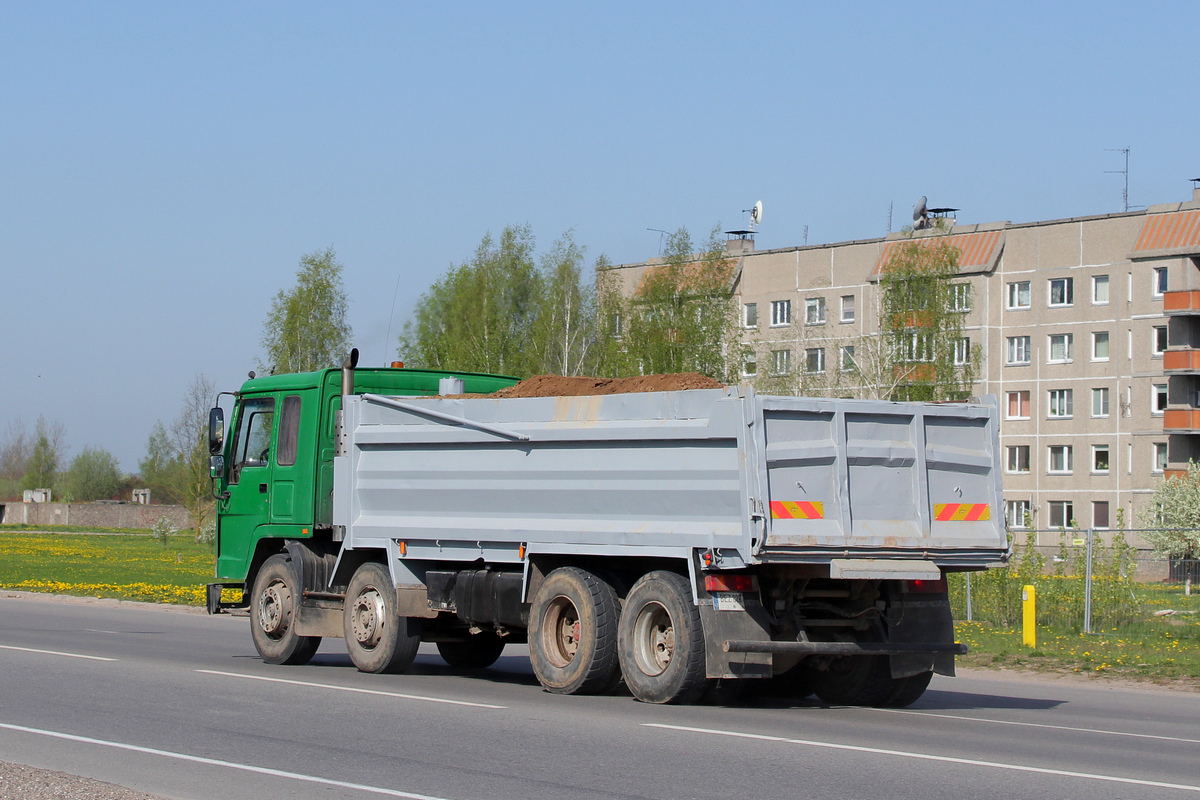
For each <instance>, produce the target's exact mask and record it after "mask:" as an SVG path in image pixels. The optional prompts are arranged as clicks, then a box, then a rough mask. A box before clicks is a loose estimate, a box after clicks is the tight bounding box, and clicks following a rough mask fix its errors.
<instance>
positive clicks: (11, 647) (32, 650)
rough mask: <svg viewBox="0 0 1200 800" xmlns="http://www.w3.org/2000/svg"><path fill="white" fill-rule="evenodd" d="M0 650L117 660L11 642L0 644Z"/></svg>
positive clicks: (109, 659) (95, 659)
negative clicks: (19, 645)
mask: <svg viewBox="0 0 1200 800" xmlns="http://www.w3.org/2000/svg"><path fill="white" fill-rule="evenodd" d="M0 650H20V651H21V652H22V653H42V654H43V655H47V656H66V657H67V658H86V659H88V660H89V661H117V660H118V659H115V658H105V657H104V656H85V655H83V654H82V653H60V652H59V651H57V650H38V649H37V648H35V647H16V646H14V645H11V644H0Z"/></svg>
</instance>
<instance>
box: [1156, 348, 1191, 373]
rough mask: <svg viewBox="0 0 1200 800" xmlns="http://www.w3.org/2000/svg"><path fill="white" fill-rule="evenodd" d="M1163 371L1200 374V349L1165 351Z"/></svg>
mask: <svg viewBox="0 0 1200 800" xmlns="http://www.w3.org/2000/svg"><path fill="white" fill-rule="evenodd" d="M1163 372H1167V373H1171V374H1174V375H1200V349H1191V348H1188V349H1186V350H1167V351H1166V352H1164V353H1163Z"/></svg>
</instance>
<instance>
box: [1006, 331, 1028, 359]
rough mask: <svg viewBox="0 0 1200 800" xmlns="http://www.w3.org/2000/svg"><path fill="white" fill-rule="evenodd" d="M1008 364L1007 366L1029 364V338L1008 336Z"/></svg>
mask: <svg viewBox="0 0 1200 800" xmlns="http://www.w3.org/2000/svg"><path fill="white" fill-rule="evenodd" d="M1008 363H1009V364H1028V363H1029V337H1028V336H1010V337H1008Z"/></svg>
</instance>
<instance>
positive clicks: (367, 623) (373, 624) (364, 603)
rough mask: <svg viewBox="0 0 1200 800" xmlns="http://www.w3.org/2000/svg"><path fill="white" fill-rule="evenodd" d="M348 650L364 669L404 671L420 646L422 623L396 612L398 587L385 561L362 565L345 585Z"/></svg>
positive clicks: (344, 623)
mask: <svg viewBox="0 0 1200 800" xmlns="http://www.w3.org/2000/svg"><path fill="white" fill-rule="evenodd" d="M342 627H343V632H344V633H345V635H346V650H347V651H348V652H349V653H350V660H351V661H353V662H354V666H356V667H358V669H359V670H360V671H362V672H388V673H395V672H404V671H405V670H407V669H408V668H409V667H410V666H412V662H413V659H415V658H416V657H417V648H418V647H419V646H420V645H421V629H420V623H419V622H418V621H417V620H415V619H412V618H410V617H401V616H398V615H397V614H396V588H395V586H393V585H392V576H391V575H389V574H388V571H387V568H386V567H384V566H383V565H382V564H376V563H374V562H368V563H366V564H363V565H362V566H361V567H359V568H358V570H357V571H356V572H355V573H354V577H352V578H351V579H350V585H349V586H347V587H346V605H345V608H344V610H343V612H342Z"/></svg>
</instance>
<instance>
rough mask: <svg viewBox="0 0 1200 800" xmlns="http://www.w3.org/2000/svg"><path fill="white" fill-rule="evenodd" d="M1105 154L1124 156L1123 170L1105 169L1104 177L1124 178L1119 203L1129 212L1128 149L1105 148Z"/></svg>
mask: <svg viewBox="0 0 1200 800" xmlns="http://www.w3.org/2000/svg"><path fill="white" fill-rule="evenodd" d="M1104 151H1105V152H1106V153H1124V154H1125V169H1106V170H1104V174H1106V175H1124V176H1125V191H1123V192H1121V203H1122V204H1123V205H1124V206H1125V210H1126V211H1128V210H1129V148H1128V147H1106V148H1104Z"/></svg>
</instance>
